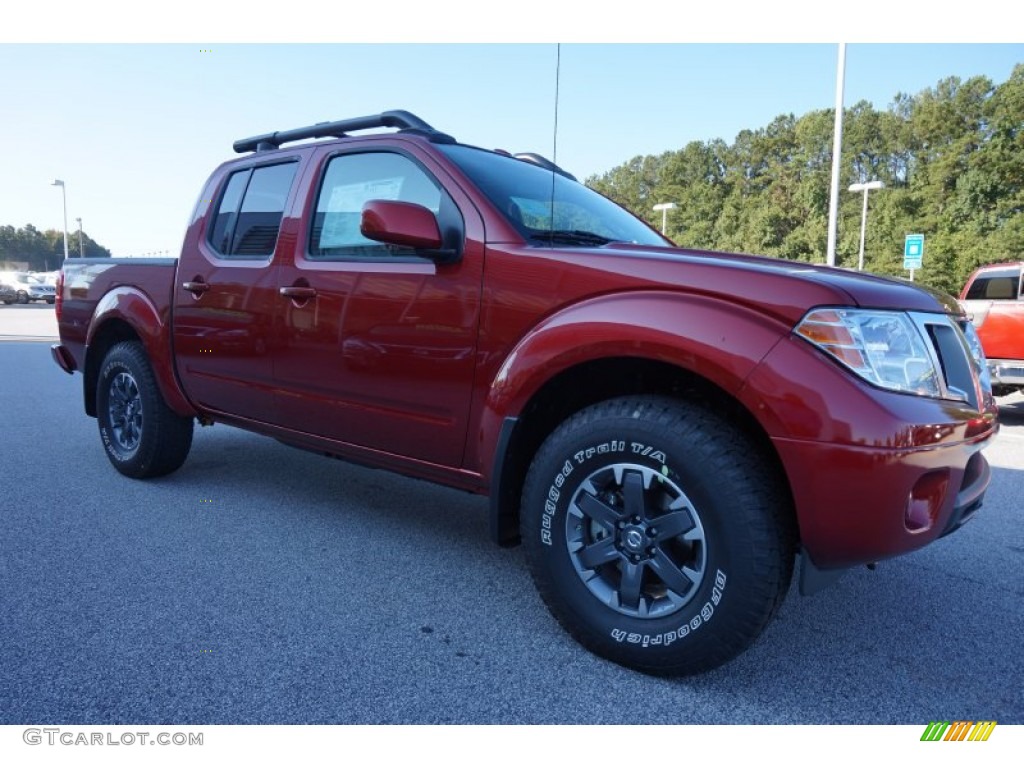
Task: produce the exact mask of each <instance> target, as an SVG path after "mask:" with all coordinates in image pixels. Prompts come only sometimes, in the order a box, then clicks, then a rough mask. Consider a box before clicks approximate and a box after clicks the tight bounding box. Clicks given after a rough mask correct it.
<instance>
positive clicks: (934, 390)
mask: <svg viewBox="0 0 1024 768" xmlns="http://www.w3.org/2000/svg"><path fill="white" fill-rule="evenodd" d="M795 332H796V333H797V334H799V335H800V336H803V337H804V338H805V339H807V340H808V341H809V342H811V343H812V344H814V345H815V346H816V347H818V348H819V349H821V350H823V351H825V352H827V353H828V354H830V355H831V356H832V357H834V358H835V359H836V360H838V361H839V362H840V363H842V364H843V365H845V366H846V367H847V368H849V369H850V370H851V371H853V372H854V373H856V374H857V375H858V376H860V377H861V378H862V379H864V380H865V381H869V382H870V383H872V384H875V385H877V386H879V387H885V388H886V389H892V390H895V391H897V392H908V393H911V394H915V395H926V396H928V397H941V396H942V390H941V388H940V385H939V372H938V370H937V369H936V363H935V360H934V355H933V354H932V353H931V351H930V348H929V346H928V341H927V340H926V339H925V338H924V336H923V335H922V333H921V330H920V329H919V328H918V326H917V324H916V323H915V322H914V321H913V320H912V319H911V318H910V316H909V315H907V314H906V313H904V312H886V311H883V310H875V309H815V310H812V311H811V312H809V313H808V314H807V315H806V316H805V317H804V319H803V320H802V321H801V322H800V324H799V325H798V326H797V327H796V329H795Z"/></svg>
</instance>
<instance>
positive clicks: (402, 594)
mask: <svg viewBox="0 0 1024 768" xmlns="http://www.w3.org/2000/svg"><path fill="white" fill-rule="evenodd" d="M55 334H56V325H55V323H54V322H53V308H52V307H50V306H46V305H35V306H26V307H22V306H11V307H4V306H0V342H2V343H0V406H2V413H3V414H4V415H3V420H2V423H0V481H2V488H3V490H2V494H0V508H2V510H3V525H4V530H3V534H2V535H0V584H3V588H2V590H0V637H2V638H3V644H4V652H3V654H2V655H0V691H2V692H3V693H2V696H0V723H6V724H10V723H55V722H61V723H157V722H162V723H182V724H187V723H669V724H698V723H905V724H921V725H922V726H923V725H924V724H927V723H928V722H929V721H931V720H935V719H936V718H946V719H951V720H953V719H965V720H982V719H988V720H996V721H998V722H999V723H1000V724H1003V723H1024V688H1022V686H1021V681H1022V680H1024V658H1022V654H1021V638H1022V637H1024V615H1022V612H1021V609H1020V606H1021V600H1022V599H1024V576H1022V574H1024V527H1022V525H1021V508H1022V504H1021V498H1022V495H1024V398H1022V397H1019V396H1015V397H1014V398H1010V399H1007V400H1006V401H1005V402H1004V403H1003V405H1004V408H1003V428H1002V431H1001V433H1000V435H999V436H998V438H997V440H996V441H995V442H994V444H993V445H992V446H991V447H990V448H989V449H988V451H987V455H988V457H989V460H990V462H991V463H992V466H993V481H992V485H991V488H990V491H989V494H988V496H987V498H986V503H985V506H984V508H983V509H982V511H981V512H980V513H979V514H978V516H977V517H976V519H975V520H973V521H972V522H971V523H970V524H968V525H967V526H965V527H964V528H963V530H961V531H959V532H957V533H956V534H955V535H953V536H950V537H948V538H946V539H943V540H941V541H939V542H937V543H935V544H934V545H932V546H930V547H927V548H926V549H924V550H921V551H919V552H916V553H913V554H911V555H908V556H905V557H902V558H900V559H897V560H894V561H889V562H884V563H881V564H879V566H878V569H877V570H875V571H869V570H867V569H858V570H855V571H851V572H849V573H847V574H846V575H845V576H844V577H843V578H842V579H841V580H840V581H839V582H838V583H837V584H836V585H834V586H833V587H831V588H830V589H828V590H826V591H824V592H822V593H819V594H817V595H815V596H813V597H810V598H801V597H800V596H799V595H798V594H797V593H796V590H795V589H794V590H793V591H792V592H791V594H790V595H789V597H788V599H787V601H786V603H785V604H784V605H783V607H782V609H781V612H780V614H779V616H778V617H777V618H776V620H775V621H774V622H773V624H772V625H771V626H770V627H769V628H768V630H767V631H766V633H765V634H764V635H763V636H762V638H761V639H760V640H759V641H758V642H757V644H756V645H755V646H754V647H753V648H752V649H751V650H750V651H749V652H747V653H746V654H744V655H743V656H741V657H740V658H738V659H737V660H735V661H734V662H732V663H730V664H728V665H726V666H725V667H723V668H721V669H719V670H716V671H714V672H711V673H709V674H705V675H702V676H700V677H695V678H687V679H676V680H672V679H657V678H651V677H647V676H644V675H641V674H638V673H635V672H632V671H629V670H626V669H623V668H620V667H617V666H615V665H612V664H610V663H608V662H605V661H603V660H601V659H598V658H596V657H594V656H592V655H590V654H588V653H587V652H586V651H584V650H583V649H582V648H580V646H578V645H577V644H576V643H575V642H574V641H573V640H572V639H571V638H570V637H568V636H567V635H566V634H565V633H564V632H562V630H561V629H560V628H559V627H558V625H557V624H556V622H555V621H554V620H553V619H552V618H551V617H550V616H549V614H548V613H547V611H546V609H545V608H544V606H543V604H542V602H541V601H540V599H539V598H538V597H537V595H536V593H535V591H534V589H533V586H532V584H531V582H530V579H529V576H528V574H527V572H526V568H525V563H524V558H523V556H522V554H521V552H520V551H519V550H514V549H513V550H502V549H498V548H496V547H494V546H493V545H492V544H491V542H490V540H489V538H488V533H487V518H486V511H487V503H486V501H485V500H484V499H483V498H480V497H476V496H471V495H468V494H463V493H460V492H457V491H454V490H450V489H445V488H439V487H436V486H431V485H428V484H426V483H423V482H419V481H416V480H410V479H406V478H400V477H396V476H394V475H390V474H387V473H384V472H381V471H375V470H370V469H364V468H360V467H355V466H351V465H347V464H344V463H341V462H337V461H332V460H329V459H325V458H321V457H317V456H314V455H311V454H306V453H302V452H299V451H296V450H294V449H291V448H287V447H285V446H283V445H280V444H278V443H276V442H274V441H273V440H270V439H267V438H264V437H259V436H256V435H251V434H248V433H245V432H242V431H239V430H235V429H231V428H228V427H223V426H215V427H213V428H209V429H198V430H197V432H196V438H195V445H194V448H193V451H192V454H191V456H190V458H189V459H188V461H187V462H186V464H185V466H184V467H183V468H182V469H181V470H180V471H179V472H177V473H176V474H173V475H171V476H170V477H167V478H163V479H160V480H157V481H146V482H139V481H132V480H129V479H126V478H124V477H122V476H120V475H118V474H117V473H116V472H115V471H114V470H113V469H112V468H111V466H110V465H109V463H108V462H107V459H106V458H105V456H104V454H103V451H102V450H101V448H100V444H99V438H98V436H97V434H96V424H95V422H94V421H93V420H92V419H89V418H87V417H86V416H85V415H84V413H83V411H82V404H81V378H80V377H79V376H74V377H71V376H67V375H66V374H64V373H63V372H62V371H60V370H59V369H58V368H57V366H56V365H55V364H54V363H53V362H52V360H51V359H50V353H49V343H52V342H48V341H47V339H49V338H52V337H53V336H55Z"/></svg>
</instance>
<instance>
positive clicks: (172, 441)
mask: <svg viewBox="0 0 1024 768" xmlns="http://www.w3.org/2000/svg"><path fill="white" fill-rule="evenodd" d="M96 421H97V422H98V423H99V429H100V440H102V442H103V447H104V449H105V450H106V453H107V458H108V459H110V463H111V464H113V465H114V468H115V469H116V470H117V471H118V472H120V473H121V474H122V475H126V476H128V477H134V478H139V479H142V478H148V477H160V476H162V475H167V474H170V473H171V472H173V471H174V470H176V469H178V467H180V466H181V465H182V464H183V463H184V462H185V459H186V458H187V457H188V452H189V449H190V448H191V447H192V419H191V418H187V417H183V416H179V415H178V414H176V413H174V412H173V411H172V410H171V409H170V408H168V407H167V403H166V402H164V399H163V396H162V395H161V394H160V389H159V388H158V387H157V383H156V377H155V376H154V375H153V369H152V367H151V366H150V364H149V360H148V358H147V357H146V352H145V349H144V348H143V346H142V344H140V343H139V342H136V341H123V342H121V343H119V344H115V345H114V346H113V347H111V348H110V351H109V352H107V356H106V357H105V358H104V359H103V364H102V365H101V366H100V374H99V379H98V381H97V382H96Z"/></svg>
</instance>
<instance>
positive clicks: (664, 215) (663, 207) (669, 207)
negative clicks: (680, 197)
mask: <svg viewBox="0 0 1024 768" xmlns="http://www.w3.org/2000/svg"><path fill="white" fill-rule="evenodd" d="M678 207H679V206H678V205H676V204H675V203H658V204H657V205H656V206H654V210H656V211H661V234H663V235H664V234H665V228H666V227H667V226H668V212H669V211H674V210H675V209H676V208H678Z"/></svg>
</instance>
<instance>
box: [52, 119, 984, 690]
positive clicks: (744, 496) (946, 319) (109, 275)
mask: <svg viewBox="0 0 1024 768" xmlns="http://www.w3.org/2000/svg"><path fill="white" fill-rule="evenodd" d="M382 127H389V128H395V129H397V131H394V132H388V131H383V132H382V131H377V132H373V133H363V131H367V130H372V129H375V128H382ZM307 139H323V140H321V141H313V142H310V141H305V143H302V142H304V140H307ZM235 149H236V151H237V152H238V153H240V154H241V157H238V158H236V159H234V160H231V161H229V162H226V163H224V164H223V165H222V166H220V167H219V168H217V169H216V170H215V171H214V172H213V174H212V175H211V176H210V178H209V180H208V181H207V182H206V185H205V186H204V187H203V189H202V193H201V194H200V196H199V202H198V203H197V205H196V208H195V210H194V212H193V214H192V218H191V224H190V226H189V228H188V231H187V233H186V236H185V241H184V244H183V247H182V252H181V256H180V258H178V259H166V260H159V259H157V260H151V261H148V262H147V261H144V260H137V259H133V260H130V261H126V260H121V261H118V260H113V259H108V260H103V259H75V260H73V261H69V262H67V263H66V265H65V271H64V274H63V280H62V284H61V286H60V290H59V295H58V308H57V309H58V316H59V322H60V333H61V342H60V344H59V345H56V346H55V347H54V357H55V359H56V361H57V363H58V364H59V365H60V366H61V367H62V368H63V369H64V370H66V371H68V372H72V371H80V372H81V373H82V374H83V385H84V395H85V410H86V413H88V414H89V415H90V416H93V417H96V419H97V422H98V425H99V432H100V438H101V441H102V445H103V448H104V451H105V453H106V455H107V458H108V459H109V460H110V461H111V463H112V464H113V466H114V467H115V468H116V469H117V470H118V471H119V472H121V473H122V474H124V475H127V476H130V477H154V476H157V475H161V474H166V473H169V472H172V471H174V470H176V469H178V468H179V467H180V466H181V465H182V463H183V462H184V461H185V458H186V456H187V454H188V451H189V446H190V444H191V439H192V429H193V424H194V422H196V421H198V422H199V423H200V424H203V425H209V424H212V423H214V422H223V423H225V424H231V425H234V426H237V427H241V428H243V429H249V430H253V431H256V432H260V433H262V434H266V435H270V436H273V437H275V438H278V439H280V440H282V441H284V442H286V443H289V444H292V445H295V446H298V447H301V448H306V449H309V450H313V451H316V452H318V453H326V454H329V455H332V456H337V457H339V458H344V459H350V460H355V461H358V462H361V463H364V464H370V465H373V466H377V467H382V468H386V469H389V470H393V471H395V472H400V473H404V474H409V475H414V476H417V477H420V478H425V479H428V480H432V481H435V482H438V483H444V484H447V485H451V486H455V487H458V488H463V489H466V490H469V491H472V492H475V493H480V494H487V495H489V497H490V500H491V512H490V514H491V530H492V532H493V537H494V539H495V541H497V542H498V543H501V544H514V543H517V542H519V541H520V539H521V540H522V542H523V543H524V544H525V546H526V548H527V554H528V559H529V562H530V567H531V570H532V573H533V576H534V579H535V581H536V583H537V586H538V588H539V590H540V593H541V595H542V597H543V598H544V601H545V602H546V603H547V605H548V606H549V608H550V609H551V611H552V612H553V614H554V615H555V616H556V617H557V618H558V620H559V621H560V622H561V623H562V624H563V625H564V626H565V628H566V629H567V630H568V631H569V632H571V633H572V634H573V635H574V636H575V637H576V638H578V639H579V640H580V641H581V642H582V643H583V644H585V645H586V646H587V647H588V648H590V649H592V650H593V651H594V652H596V653H598V654H601V655H603V656H606V657H608V658H610V659H613V660H615V661H617V662H619V663H622V664H625V665H629V666H631V667H634V668H636V669H640V670H644V671H647V672H652V673H659V674H687V673H694V672H699V671H703V670H707V669H710V668H712V667H715V666H717V665H720V664H722V663H724V662H726V661H727V660H729V659H731V658H733V657H734V656H736V655H737V654H738V653H740V652H741V651H743V650H744V649H745V648H746V647H748V646H749V645H750V643H751V642H753V641H754V639H755V638H756V637H757V636H758V635H759V633H760V632H761V631H762V629H763V628H764V627H765V625H766V624H767V622H768V621H769V620H770V619H771V617H772V616H773V615H774V613H775V612H776V610H777V608H778V606H779V604H780V602H781V601H782V598H783V596H784V595H785V594H786V591H787V588H788V586H789V584H790V579H791V576H792V574H793V570H794V565H795V563H796V562H799V563H800V564H801V569H800V581H801V587H802V589H803V591H804V592H810V591H813V590H814V589H816V588H818V587H819V586H821V585H823V584H824V583H827V582H828V581H829V580H830V579H831V578H834V577H835V575H836V574H838V573H840V572H841V571H842V569H845V568H849V567H851V566H855V565H862V564H865V563H871V562H874V561H876V560H880V559H884V558H888V557H892V556H895V555H899V554H902V553H904V552H908V551H911V550H914V549H917V548H918V547H922V546H925V545H927V544H928V543H930V542H932V541H934V540H935V539H937V538H938V537H940V536H943V535H945V534H947V533H949V532H951V531H953V530H955V529H956V528H958V527H959V526H960V525H962V524H963V523H964V522H965V521H966V520H967V519H969V518H970V517H971V516H972V515H973V514H974V513H975V511H976V510H977V509H978V508H979V507H980V505H981V502H982V497H983V495H984V492H985V489H986V487H987V485H988V482H989V475H990V473H989V468H988V464H987V462H986V461H985V458H984V457H983V455H982V448H983V447H984V446H985V445H986V443H987V442H988V441H989V440H991V439H992V438H993V436H994V435H995V434H996V431H997V428H998V427H997V422H996V408H995V406H994V404H993V400H992V393H991V391H989V390H988V389H987V388H986V387H985V385H984V383H983V378H982V369H981V359H982V358H981V354H980V349H979V348H978V345H977V337H976V335H975V334H974V332H973V329H972V328H971V326H970V324H969V323H968V322H967V321H966V318H965V317H964V316H963V314H962V313H961V310H960V309H959V307H958V306H957V304H956V302H955V300H953V299H951V298H950V297H947V296H942V295H937V294H933V293H930V292H928V291H926V290H924V289H921V288H918V287H914V286H911V285H907V284H903V283H898V282H894V281H890V280H885V279H881V278H877V277H871V276H866V275H859V274H852V273H849V272H845V271H840V270H834V269H827V268H822V267H814V266H811V265H809V264H803V263H792V262H787V261H781V260H777V259H769V258H759V257H754V256H741V255H730V254H722V253H708V252H700V251H693V250H684V249H680V248H676V247H674V246H673V245H672V243H670V242H669V241H667V240H666V239H665V238H664V237H662V236H661V235H660V234H658V233H657V232H656V231H654V230H653V229H652V228H651V227H649V226H648V225H647V224H645V223H644V222H642V221H640V220H638V219H636V218H635V217H634V216H632V215H631V214H630V213H628V212H627V211H625V210H623V209H622V208H620V207H618V206H617V205H615V204H614V203H612V202H611V201H609V200H608V199H606V198H604V197H602V196H600V195H599V194H597V193H595V192H593V191H592V190H590V189H588V188H587V187H585V186H583V185H582V184H579V183H578V182H577V181H576V180H575V179H574V178H573V177H572V176H570V175H569V174H567V173H566V172H565V171H563V170H562V169H560V168H558V167H557V166H555V165H554V164H552V163H550V162H549V161H547V160H545V159H544V158H542V157H539V156H537V155H533V154H524V155H517V156H512V155H510V154H508V153H506V152H500V151H488V150H484V149H480V148H477V147H473V146H468V145H464V144H460V143H458V142H456V141H455V140H454V139H453V138H452V137H451V136H449V135H447V134H444V133H441V132H439V131H437V130H435V129H434V128H432V127H431V126H430V125H428V124H427V123H425V122H424V121H423V120H421V119H419V118H417V117H416V116H414V115H411V114H410V113H408V112H401V111H397V112H387V113H383V114H381V115H373V116H369V117H364V118H354V119H349V120H341V121H337V122H334V123H322V124H318V125H315V126H310V127H308V128H298V129H294V130H289V131H284V132H278V133H271V134H266V135H263V136H257V137H254V138H252V139H246V140H243V141H240V142H237V143H236V144H235ZM972 350H973V351H972ZM409 514H414V512H413V511H410V512H409ZM379 556H381V557H386V553H384V554H381V555H379Z"/></svg>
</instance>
